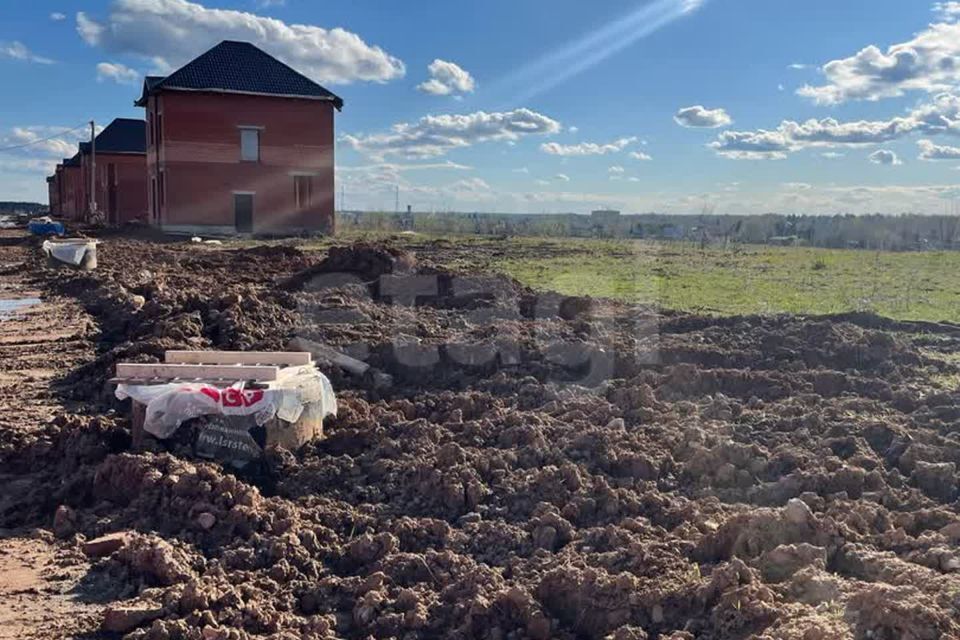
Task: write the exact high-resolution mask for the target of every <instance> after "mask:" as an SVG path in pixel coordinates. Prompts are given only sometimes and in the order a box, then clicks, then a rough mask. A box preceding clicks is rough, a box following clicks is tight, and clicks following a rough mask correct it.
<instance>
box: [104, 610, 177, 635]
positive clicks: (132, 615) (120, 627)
mask: <svg viewBox="0 0 960 640" xmlns="http://www.w3.org/2000/svg"><path fill="white" fill-rule="evenodd" d="M162 617H163V607H161V606H159V605H156V604H151V603H142V604H134V605H122V604H121V605H114V606H111V607H108V608H107V610H106V611H105V612H104V614H103V622H102V623H101V624H100V628H101V629H102V630H104V631H110V632H113V633H127V632H128V631H132V630H133V629H136V628H137V627H140V626H143V625H144V624H146V623H148V622H152V621H153V620H156V619H157V618H162Z"/></svg>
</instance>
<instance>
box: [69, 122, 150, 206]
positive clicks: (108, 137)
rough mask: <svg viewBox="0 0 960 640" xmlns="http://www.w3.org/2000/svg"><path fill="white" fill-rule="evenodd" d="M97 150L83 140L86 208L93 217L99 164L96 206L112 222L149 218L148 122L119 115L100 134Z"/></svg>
mask: <svg viewBox="0 0 960 640" xmlns="http://www.w3.org/2000/svg"><path fill="white" fill-rule="evenodd" d="M94 141H95V148H94V154H93V155H92V156H91V153H90V143H89V142H81V143H80V174H81V177H82V180H81V185H82V191H83V193H84V195H85V200H84V201H83V207H82V209H81V210H82V211H84V212H85V213H86V216H85V217H86V218H87V219H88V220H89V219H90V211H89V209H90V169H91V164H93V163H92V162H91V160H94V161H95V164H96V178H95V180H94V185H95V189H96V191H95V195H96V198H95V200H96V206H97V210H98V212H100V213H101V214H102V215H103V219H104V221H105V222H107V223H108V224H123V223H125V222H130V221H133V220H144V221H145V220H146V219H147V162H146V147H147V140H146V126H145V125H144V122H143V120H135V119H131V118H116V119H115V120H114V121H113V122H111V123H110V124H109V125H107V127H106V128H105V129H104V130H103V131H101V132H100V133H99V134H97V137H96V138H95V139H94Z"/></svg>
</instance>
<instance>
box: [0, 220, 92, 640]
mask: <svg viewBox="0 0 960 640" xmlns="http://www.w3.org/2000/svg"><path fill="white" fill-rule="evenodd" d="M32 253H33V248H32V247H30V246H27V245H26V244H24V239H23V234H21V233H18V232H14V231H2V232H0V274H2V275H0V433H2V434H3V443H2V444H0V450H2V451H3V452H4V454H5V455H16V454H15V452H16V451H17V450H18V449H19V447H21V446H23V444H24V442H28V441H29V442H33V441H34V438H36V437H37V434H41V433H43V431H44V429H45V425H46V423H48V422H49V421H50V420H52V419H53V418H54V416H56V415H57V414H60V413H63V411H64V410H65V407H64V403H63V402H62V400H61V398H60V397H59V395H58V393H57V390H56V387H57V380H58V378H60V377H62V376H64V375H66V374H67V373H69V372H70V371H71V370H72V369H73V368H75V367H76V366H77V365H78V364H80V363H82V362H84V361H88V360H90V359H91V358H92V356H93V349H92V343H91V342H90V340H89V336H88V332H89V331H90V329H91V327H92V324H93V321H92V320H91V319H90V318H89V316H87V314H86V313H85V312H84V311H83V309H82V308H81V307H80V305H79V304H77V303H76V302H75V301H73V300H71V299H69V298H59V297H56V296H52V297H47V296H46V293H45V291H44V289H45V287H44V283H43V282H42V281H38V280H36V278H35V274H34V272H33V270H32V269H30V268H29V267H28V266H27V264H26V261H27V260H28V259H29V258H30V256H31V254H32ZM41 295H43V296H45V297H46V299H44V300H41V299H40V296H41ZM39 482H40V480H39V477H38V476H37V475H36V474H34V473H31V472H30V471H29V470H28V471H26V472H25V473H8V472H3V473H0V513H4V514H5V515H6V514H8V513H10V512H15V511H16V510H17V508H18V506H20V505H21V504H22V503H21V497H22V496H23V495H24V494H25V493H26V492H29V491H31V490H36V488H37V485H38V483H39ZM48 524H49V523H48ZM88 569H89V563H88V562H86V559H85V558H84V557H83V556H79V557H78V556H77V554H76V553H74V552H73V551H72V550H71V549H70V548H69V547H68V546H65V545H62V544H58V543H57V542H56V541H55V540H54V537H53V535H52V534H50V533H49V532H44V531H42V530H30V529H26V528H18V529H3V530H0V638H10V639H14V638H51V637H61V636H67V635H79V634H82V633H85V632H89V631H94V630H96V629H97V628H98V627H99V622H100V621H99V615H98V612H99V607H97V606H96V605H92V604H90V603H85V602H83V596H82V595H81V594H80V589H79V585H80V581H81V579H82V578H83V577H84V576H85V575H86V573H87V570H88Z"/></svg>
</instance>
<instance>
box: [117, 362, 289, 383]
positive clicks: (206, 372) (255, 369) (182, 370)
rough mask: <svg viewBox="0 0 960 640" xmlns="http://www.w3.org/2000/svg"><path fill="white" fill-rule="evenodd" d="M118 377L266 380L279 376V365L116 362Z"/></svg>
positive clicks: (137, 378)
mask: <svg viewBox="0 0 960 640" xmlns="http://www.w3.org/2000/svg"><path fill="white" fill-rule="evenodd" d="M116 376H117V377H118V378H132V379H136V380H150V379H153V378H170V379H179V380H235V381H240V380H257V381H259V382H268V381H271V380H276V379H277V378H279V377H280V367H277V366H266V365H256V366H254V365H236V364H234V365H215V364H170V363H164V364H133V363H117V373H116Z"/></svg>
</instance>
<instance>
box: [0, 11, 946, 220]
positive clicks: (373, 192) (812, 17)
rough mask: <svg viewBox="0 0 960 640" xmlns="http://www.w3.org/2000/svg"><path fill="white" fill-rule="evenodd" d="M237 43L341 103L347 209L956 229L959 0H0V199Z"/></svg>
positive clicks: (25, 189) (340, 158)
mask: <svg viewBox="0 0 960 640" xmlns="http://www.w3.org/2000/svg"><path fill="white" fill-rule="evenodd" d="M224 39H233V40H247V41H250V42H253V43H254V44H256V45H257V46H260V47H261V48H262V49H264V50H265V51H267V52H269V53H271V54H272V55H274V56H276V57H278V58H280V59H282V60H284V61H285V62H287V63H288V64H290V65H291V66H293V67H294V68H295V69H297V70H299V71H300V72H302V73H304V74H305V75H307V76H309V77H311V78H312V79H314V80H316V81H317V82H319V83H321V84H322V85H324V86H325V87H327V88H328V89H330V90H331V91H334V92H335V93H337V94H338V95H340V96H341V97H342V98H343V99H344V101H345V106H344V109H343V111H342V113H340V114H338V116H337V121H336V128H337V133H336V136H337V137H336V139H337V147H336V159H337V161H336V165H337V185H338V187H337V189H338V193H337V204H338V206H343V207H345V208H348V209H383V210H393V209H394V207H395V203H396V202H397V200H399V203H400V206H401V208H405V207H406V206H407V205H408V204H409V205H411V206H412V207H413V208H414V209H415V210H418V211H432V210H458V211H499V212H517V213H541V212H574V213H586V212H589V211H590V210H592V209H597V208H615V209H620V210H622V211H624V212H627V213H640V212H651V211H655V212H663V213H691V214H698V213H702V212H715V213H737V214H743V213H747V214H761V213H768V212H778V213H805V214H835V213H854V214H863V213H874V212H879V213H890V214H897V213H905V212H912V213H927V214H942V213H952V212H957V211H958V210H960V205H958V204H957V198H958V197H960V1H958V2H953V1H944V2H924V1H923V0H843V1H838V0H804V1H803V2H785V1H782V0H781V1H771V0H640V1H638V0H633V1H627V0H606V1H605V2H602V3H586V2H583V1H582V0H524V1H522V2H517V1H516V0H462V1H460V2H449V1H445V2H440V1H436V0H419V1H417V2H402V3H401V2H383V1H382V0H351V1H347V0H323V1H322V2H318V1H316V0H202V3H201V2H190V1H188V0H90V1H86V2H70V1H67V0H33V1H31V2H20V1H13V0H3V2H2V3H0V86H3V87H4V88H5V91H4V92H3V93H4V97H3V99H2V100H0V200H32V201H40V202H45V201H46V184H45V182H44V179H43V178H44V176H45V175H46V174H48V173H50V172H51V171H52V169H53V167H54V166H55V164H56V162H57V161H58V160H59V159H60V158H63V157H68V156H70V155H72V154H73V153H74V152H75V149H76V142H77V140H79V139H82V138H84V137H85V136H87V135H88V129H85V128H84V126H83V125H85V123H86V122H87V121H89V120H91V119H93V120H95V121H96V122H97V123H98V124H99V125H103V124H107V123H109V121H110V120H112V119H113V118H115V117H143V111H142V109H139V108H137V107H134V105H133V101H134V99H135V98H136V97H137V96H138V95H139V92H140V86H141V83H142V79H143V76H144V75H145V74H161V75H162V74H165V73H169V72H170V71H172V70H175V69H176V68H178V67H179V66H181V65H182V64H184V63H186V62H188V61H189V60H191V59H192V58H194V57H196V56H197V55H199V54H201V53H203V52H204V51H205V50H207V49H208V48H210V47H211V46H213V45H215V44H216V43H217V42H219V41H221V40H224ZM398 194H399V198H398Z"/></svg>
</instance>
